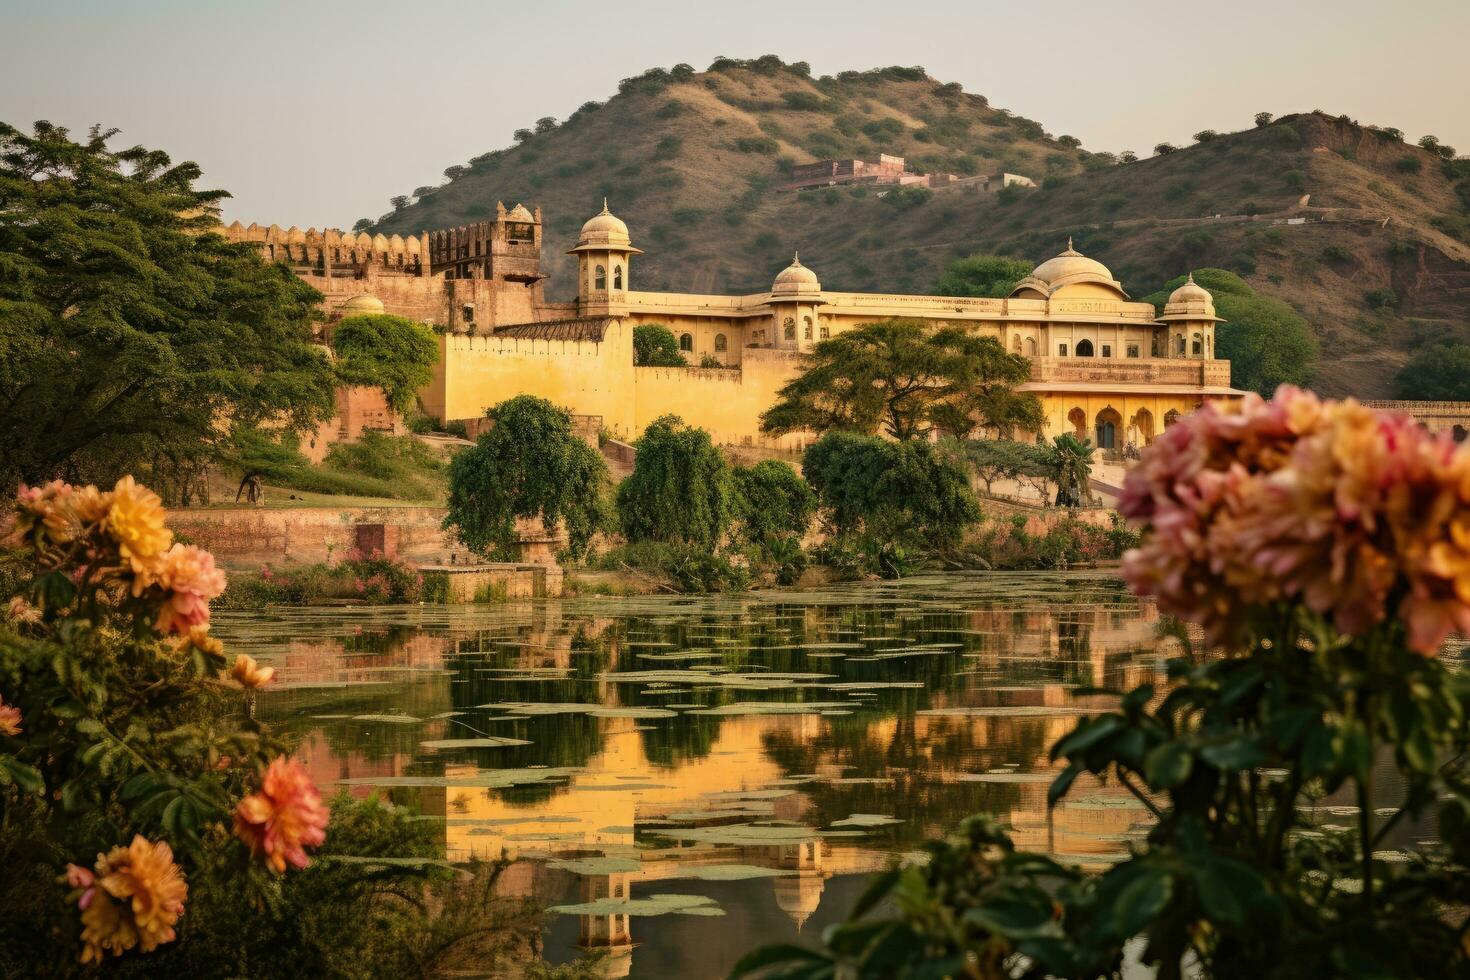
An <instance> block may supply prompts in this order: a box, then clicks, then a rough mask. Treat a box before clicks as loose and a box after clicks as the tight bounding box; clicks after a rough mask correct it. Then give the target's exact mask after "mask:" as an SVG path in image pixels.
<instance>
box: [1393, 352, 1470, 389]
mask: <svg viewBox="0 0 1470 980" xmlns="http://www.w3.org/2000/svg"><path fill="white" fill-rule="evenodd" d="M1393 393H1394V396H1395V397H1397V398H1409V399H1414V400H1423V401H1448V402H1460V401H1470V346H1466V345H1465V344H1435V345H1434V346H1432V347H1428V348H1426V349H1424V350H1421V351H1420V352H1419V353H1417V354H1415V355H1414V356H1413V357H1412V358H1410V359H1409V363H1407V364H1405V365H1404V366H1403V367H1402V368H1400V369H1399V372H1398V374H1396V375H1394V379H1393Z"/></svg>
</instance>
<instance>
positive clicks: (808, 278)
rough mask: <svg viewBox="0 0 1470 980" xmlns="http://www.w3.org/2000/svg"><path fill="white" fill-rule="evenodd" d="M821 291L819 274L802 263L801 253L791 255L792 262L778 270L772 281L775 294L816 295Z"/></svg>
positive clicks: (772, 290) (772, 291)
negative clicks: (818, 279)
mask: <svg viewBox="0 0 1470 980" xmlns="http://www.w3.org/2000/svg"><path fill="white" fill-rule="evenodd" d="M821 291H822V284H821V283H820V282H818V281H817V274H816V273H815V272H813V271H812V270H810V269H808V268H807V267H806V266H804V265H802V264H801V254H800V253H797V254H796V255H793V256H792V257H791V264H790V265H788V266H787V267H786V268H784V269H782V270H781V271H780V272H778V273H777V274H776V278H775V281H773V282H772V283H771V293H772V295H775V296H795V295H814V294H818V293H821Z"/></svg>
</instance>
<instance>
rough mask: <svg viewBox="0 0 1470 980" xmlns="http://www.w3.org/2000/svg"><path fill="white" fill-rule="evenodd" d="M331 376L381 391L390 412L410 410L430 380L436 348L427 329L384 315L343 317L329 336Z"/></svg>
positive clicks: (430, 332)
mask: <svg viewBox="0 0 1470 980" xmlns="http://www.w3.org/2000/svg"><path fill="white" fill-rule="evenodd" d="M332 348H333V349H334V350H335V351H336V352H337V375H338V377H340V378H341V379H342V381H343V382H344V383H345V384H351V385H370V386H372V387H375V388H381V389H382V391H383V397H385V398H386V399H387V400H388V404H389V406H390V407H392V408H393V410H394V411H398V412H404V411H407V410H408V409H409V408H411V407H413V404H414V400H415V397H416V396H417V394H418V391H419V389H420V388H423V387H424V386H425V385H427V384H428V383H429V382H430V381H431V380H432V379H433V377H434V364H435V362H436V361H438V360H439V343H438V341H437V340H436V339H435V337H434V331H433V330H432V329H430V328H429V327H428V326H427V325H425V324H422V323H416V322H415V321H413V320H409V319H407V318H406V317H401V316H392V315H390V314H386V313H379V314H372V315H368V316H353V317H348V318H347V319H345V320H343V321H342V322H341V323H339V324H337V326H336V328H335V329H334V330H333V331H332Z"/></svg>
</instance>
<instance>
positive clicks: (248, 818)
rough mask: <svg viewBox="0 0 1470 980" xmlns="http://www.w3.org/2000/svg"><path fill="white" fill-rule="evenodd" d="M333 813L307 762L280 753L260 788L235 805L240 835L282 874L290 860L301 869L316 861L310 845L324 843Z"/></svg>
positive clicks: (236, 827)
mask: <svg viewBox="0 0 1470 980" xmlns="http://www.w3.org/2000/svg"><path fill="white" fill-rule="evenodd" d="M329 818H330V814H329V813H328V811H327V807H326V805H325V804H323V803H322V795H321V793H320V792H318V790H317V788H316V785H315V784H314V783H313V782H312V781H311V776H310V775H308V774H307V772H306V767H305V766H303V765H302V764H301V763H299V762H297V761H296V760H295V759H287V758H286V757H285V756H277V757H276V758H274V759H272V760H271V763H270V765H269V766H268V767H266V770H265V775H264V776H263V777H262V779H261V782H260V791H259V792H256V793H251V794H250V795H248V796H246V797H245V798H244V799H242V800H241V801H240V805H239V806H237V807H236V808H235V836H236V837H239V838H240V839H241V840H242V841H244V842H245V843H246V844H249V845H250V851H251V853H252V854H255V855H257V856H260V855H263V856H264V857H265V863H266V865H267V866H268V867H269V868H270V869H271V870H272V871H274V872H276V873H277V874H281V873H283V872H284V871H285V870H286V865H287V864H288V863H289V864H291V865H293V866H295V867H297V868H304V867H306V866H307V864H308V863H310V862H309V859H308V858H307V856H306V850H305V848H307V847H318V846H320V845H321V843H322V842H323V841H325V840H326V839H327V833H326V828H327V820H328V819H329Z"/></svg>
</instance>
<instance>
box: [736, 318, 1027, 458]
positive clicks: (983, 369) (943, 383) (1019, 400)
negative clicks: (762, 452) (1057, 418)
mask: <svg viewBox="0 0 1470 980" xmlns="http://www.w3.org/2000/svg"><path fill="white" fill-rule="evenodd" d="M1030 370H1031V369H1030V362H1029V361H1027V359H1026V358H1025V357H1024V356H1022V355H1020V354H1011V353H1008V352H1007V351H1006V350H1005V348H1004V347H1002V346H1001V344H1000V342H999V341H997V340H996V339H995V338H993V337H981V336H976V335H974V334H971V333H969V332H967V331H965V330H962V329H959V328H954V327H947V328H943V329H940V330H932V329H930V328H929V327H928V326H927V325H926V324H924V323H923V322H921V321H918V320H903V319H890V320H882V321H879V322H877V323H867V324H863V325H862V326H860V327H858V328H856V329H854V330H848V331H845V332H843V333H840V334H838V335H837V336H836V337H833V338H832V339H831V340H824V341H822V342H821V343H819V344H817V346H816V348H815V350H814V351H813V355H812V363H811V365H810V366H809V367H808V368H807V369H806V370H805V371H803V372H802V373H801V374H800V375H799V376H798V377H797V378H795V379H794V380H792V381H791V382H790V383H789V384H787V385H786V386H785V387H784V388H782V389H781V391H780V401H778V402H777V403H776V404H775V405H773V406H772V407H771V408H770V409H768V410H767V411H766V412H765V413H764V414H763V415H762V416H761V429H762V430H763V431H765V432H771V433H778V434H779V433H788V432H799V431H812V432H826V431H828V430H833V429H837V430H844V431H849V432H859V433H867V434H871V433H874V432H877V431H879V430H880V429H881V430H882V431H883V432H884V433H885V434H887V435H889V436H892V437H893V438H895V439H914V438H919V437H922V436H925V435H927V434H928V433H929V432H930V431H932V430H933V429H934V428H936V427H939V428H943V429H947V430H949V431H951V432H956V433H967V432H969V431H970V430H971V429H972V428H974V427H975V426H977V425H979V426H983V427H987V428H993V429H997V430H999V431H1001V432H1002V433H1005V434H1009V433H1010V432H1012V431H1014V430H1016V429H1018V428H1019V429H1035V428H1037V427H1039V426H1040V424H1041V406H1040V403H1039V402H1038V401H1037V400H1036V398H1035V397H1034V396H1032V395H1029V394H1022V393H1020V392H1017V391H1016V390H1015V386H1016V385H1018V384H1020V383H1021V382H1023V381H1025V380H1026V379H1027V378H1028V377H1030Z"/></svg>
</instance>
